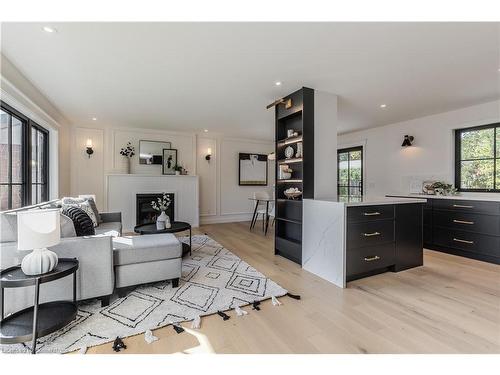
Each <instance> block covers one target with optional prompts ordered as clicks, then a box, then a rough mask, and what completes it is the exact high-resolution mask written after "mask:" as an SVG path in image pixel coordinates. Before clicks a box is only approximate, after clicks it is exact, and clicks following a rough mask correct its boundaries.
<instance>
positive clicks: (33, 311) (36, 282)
mask: <svg viewBox="0 0 500 375" xmlns="http://www.w3.org/2000/svg"><path fill="white" fill-rule="evenodd" d="M76 270H78V260H76V259H68V258H61V259H59V263H58V264H57V267H56V268H55V269H54V270H53V271H51V272H47V273H44V274H41V275H32V276H29V275H25V274H24V273H23V271H22V270H21V266H14V267H10V268H7V269H5V270H3V271H2V272H1V273H0V300H1V301H0V303H1V314H2V315H1V316H0V318H1V321H0V343H1V344H19V343H22V342H27V341H30V340H31V341H32V348H31V353H32V354H35V352H36V339H37V338H38V337H43V336H46V335H48V334H49V333H52V332H55V331H57V330H58V329H61V328H62V327H64V326H65V325H66V324H68V323H69V322H71V321H72V320H73V319H75V317H76V312H77V306H76ZM71 274H73V301H53V302H46V303H42V304H39V299H40V284H43V283H48V282H51V281H54V280H59V279H62V278H63V277H66V276H68V275H71ZM26 286H34V287H35V299H34V303H33V306H32V307H28V308H26V309H23V310H21V311H18V312H15V313H13V314H11V315H9V316H7V317H5V318H4V292H3V290H4V289H5V288H20V287H26Z"/></svg>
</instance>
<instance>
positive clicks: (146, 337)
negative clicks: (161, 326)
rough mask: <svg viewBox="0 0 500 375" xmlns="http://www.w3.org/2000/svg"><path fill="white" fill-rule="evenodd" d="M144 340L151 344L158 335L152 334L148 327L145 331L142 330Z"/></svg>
mask: <svg viewBox="0 0 500 375" xmlns="http://www.w3.org/2000/svg"><path fill="white" fill-rule="evenodd" d="M144 340H145V341H146V342H147V343H148V344H152V343H153V342H155V341H157V340H158V337H156V336H155V335H153V332H152V331H151V330H150V329H148V330H147V331H146V332H144Z"/></svg>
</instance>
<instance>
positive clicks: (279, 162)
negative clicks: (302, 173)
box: [278, 158, 302, 164]
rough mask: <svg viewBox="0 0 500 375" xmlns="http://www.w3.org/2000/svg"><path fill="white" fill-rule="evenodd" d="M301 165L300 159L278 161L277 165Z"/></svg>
mask: <svg viewBox="0 0 500 375" xmlns="http://www.w3.org/2000/svg"><path fill="white" fill-rule="evenodd" d="M293 163H302V158H290V159H281V160H278V164H293Z"/></svg>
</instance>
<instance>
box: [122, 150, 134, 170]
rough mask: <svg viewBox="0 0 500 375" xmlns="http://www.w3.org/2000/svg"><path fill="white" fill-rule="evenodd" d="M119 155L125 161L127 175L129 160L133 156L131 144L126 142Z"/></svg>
mask: <svg viewBox="0 0 500 375" xmlns="http://www.w3.org/2000/svg"><path fill="white" fill-rule="evenodd" d="M120 155H122V156H124V157H125V158H126V160H127V174H130V160H132V157H133V156H134V155H135V148H134V146H132V143H130V142H128V143H127V145H126V146H125V147H122V149H121V150H120Z"/></svg>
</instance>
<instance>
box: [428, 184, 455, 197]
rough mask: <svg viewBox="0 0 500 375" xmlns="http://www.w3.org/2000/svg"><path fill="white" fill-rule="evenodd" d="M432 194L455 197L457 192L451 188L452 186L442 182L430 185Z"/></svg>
mask: <svg viewBox="0 0 500 375" xmlns="http://www.w3.org/2000/svg"><path fill="white" fill-rule="evenodd" d="M432 188H433V189H434V193H435V194H436V195H457V194H458V191H457V189H456V188H454V187H453V185H452V184H448V183H446V182H444V181H436V182H434V183H433V184H432Z"/></svg>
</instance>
